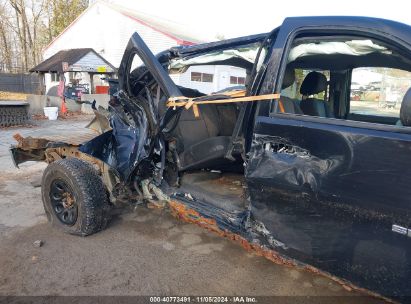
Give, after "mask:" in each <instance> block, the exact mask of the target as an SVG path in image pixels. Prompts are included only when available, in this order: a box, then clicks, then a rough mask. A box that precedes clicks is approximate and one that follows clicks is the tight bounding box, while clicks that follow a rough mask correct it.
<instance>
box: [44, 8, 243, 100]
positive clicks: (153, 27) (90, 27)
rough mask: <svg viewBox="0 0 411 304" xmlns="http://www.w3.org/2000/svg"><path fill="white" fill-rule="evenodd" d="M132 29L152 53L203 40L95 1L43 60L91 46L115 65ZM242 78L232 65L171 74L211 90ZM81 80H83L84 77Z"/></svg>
mask: <svg viewBox="0 0 411 304" xmlns="http://www.w3.org/2000/svg"><path fill="white" fill-rule="evenodd" d="M134 32H137V33H138V34H139V35H140V36H141V37H142V38H143V40H144V41H145V42H146V43H147V45H148V46H149V48H150V49H151V51H152V52H153V53H154V54H156V53H159V52H160V51H163V50H165V49H168V48H170V47H173V46H176V45H192V44H197V43H202V42H205V40H204V39H201V37H198V35H197V34H195V33H192V32H191V31H190V30H189V29H187V28H186V27H184V26H182V25H180V24H176V23H174V22H171V21H169V20H164V19H161V18H157V17H154V16H150V15H147V14H144V13H141V12H136V11H132V10H130V9H128V8H124V7H121V6H118V5H114V4H112V3H107V2H103V1H96V2H94V3H93V4H91V5H90V6H89V8H87V9H86V10H85V11H84V12H83V13H82V14H81V15H80V16H79V17H78V18H77V19H76V20H74V21H73V22H72V23H71V24H70V25H69V26H68V27H67V28H66V29H65V30H64V31H63V32H62V33H61V34H60V35H59V36H57V37H56V38H55V39H54V40H53V41H52V42H51V43H50V44H49V45H48V46H47V47H46V48H45V49H44V51H43V57H44V58H43V59H44V60H46V59H48V58H50V57H52V56H53V55H55V54H56V53H58V52H59V51H61V50H66V49H76V48H79V49H84V48H92V49H94V50H95V51H96V52H97V53H98V54H99V55H101V56H102V57H103V58H104V59H105V60H107V61H108V62H109V63H110V64H111V65H112V66H114V67H115V68H118V67H119V65H120V62H121V59H122V56H123V53H124V50H125V48H126V45H127V43H128V41H129V39H130V37H131V35H132V34H133V33H134ZM210 75H211V76H210ZM52 76H53V75H51V74H49V73H47V74H46V75H45V85H46V88H47V89H48V88H50V87H53V86H56V85H57V84H58V80H57V79H55V77H54V78H53V77H52ZM238 77H240V78H238ZM244 77H245V71H244V70H242V69H238V68H235V67H228V66H201V67H200V66H198V67H191V68H190V69H188V70H187V71H186V72H185V73H184V74H181V75H180V76H176V75H173V77H172V78H173V80H174V81H175V82H176V83H177V84H181V85H183V86H187V87H192V88H196V89H198V90H200V91H202V92H204V93H211V92H215V91H218V90H220V89H222V88H225V87H227V86H230V85H237V84H238V83H239V82H240V84H241V82H243V78H244ZM56 80H57V82H56ZM230 80H231V81H230ZM66 81H67V82H68V81H70V79H66ZM84 81H85V82H87V79H84V80H83V82H84Z"/></svg>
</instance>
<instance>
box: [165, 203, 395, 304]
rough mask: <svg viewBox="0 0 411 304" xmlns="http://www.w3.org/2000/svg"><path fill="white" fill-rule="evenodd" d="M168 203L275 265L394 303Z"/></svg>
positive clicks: (181, 215)
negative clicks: (293, 268)
mask: <svg viewBox="0 0 411 304" xmlns="http://www.w3.org/2000/svg"><path fill="white" fill-rule="evenodd" d="M168 205H169V207H170V210H171V214H172V215H173V216H174V217H176V218H178V219H180V220H182V221H184V222H187V223H192V224H196V225H197V226H200V227H202V228H204V229H206V230H208V231H211V232H213V233H216V234H217V235H219V236H221V237H224V238H226V239H229V240H231V241H233V242H236V243H238V244H239V245H240V246H241V247H243V248H244V249H245V250H247V251H248V252H252V253H254V254H256V255H257V256H261V257H264V258H266V259H268V260H269V261H271V262H273V263H275V264H277V265H285V266H287V267H297V268H300V269H303V270H306V271H309V272H311V273H314V274H318V275H321V276H323V277H326V278H328V279H330V280H332V281H334V282H336V283H338V284H339V285H341V287H342V288H344V289H345V290H347V291H349V292H352V291H358V292H361V293H364V294H367V295H369V296H372V297H375V298H379V299H382V300H384V301H386V302H388V303H396V302H395V301H393V300H391V299H388V298H386V297H383V296H381V295H379V294H376V293H374V292H371V291H369V290H367V289H364V288H360V287H357V286H355V285H353V284H351V283H350V282H347V281H345V280H343V279H339V278H337V277H334V276H332V275H331V274H328V273H326V272H323V271H321V270H319V269H318V268H316V267H313V266H310V265H304V266H302V267H301V266H300V265H298V264H297V263H296V262H294V261H293V260H290V259H287V258H284V257H283V256H281V255H280V254H279V253H277V252H275V251H274V250H272V249H268V248H266V247H263V246H261V245H259V244H253V243H250V242H249V241H248V240H246V239H245V238H244V237H242V236H240V235H238V234H235V233H232V232H229V231H226V230H222V229H220V228H219V227H218V225H217V222H216V220H215V219H211V218H206V217H203V216H201V214H200V213H198V212H197V211H195V210H193V209H191V208H188V207H187V206H186V205H184V204H183V203H180V202H178V201H175V200H170V201H169V202H168Z"/></svg>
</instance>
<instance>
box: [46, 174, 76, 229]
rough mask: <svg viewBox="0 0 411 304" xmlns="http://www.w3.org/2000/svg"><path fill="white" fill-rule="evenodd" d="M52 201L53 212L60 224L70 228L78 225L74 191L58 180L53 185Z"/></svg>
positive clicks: (51, 191) (51, 189) (51, 188)
mask: <svg viewBox="0 0 411 304" xmlns="http://www.w3.org/2000/svg"><path fill="white" fill-rule="evenodd" d="M50 201H51V205H52V208H53V212H54V214H55V215H56V217H57V218H58V219H59V221H60V222H62V223H63V224H65V225H68V226H73V225H74V224H75V223H76V221H77V214H78V208H77V203H76V199H75V196H74V195H73V191H72V190H71V188H70V187H69V185H67V183H66V182H64V181H63V180H60V179H56V180H54V181H53V182H52V183H51V186H50Z"/></svg>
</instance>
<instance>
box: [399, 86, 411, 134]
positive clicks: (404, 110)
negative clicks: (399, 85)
mask: <svg viewBox="0 0 411 304" xmlns="http://www.w3.org/2000/svg"><path fill="white" fill-rule="evenodd" d="M396 125H397V126H405V127H410V126H411V88H409V89H408V91H407V93H405V95H404V97H403V99H402V103H401V109H400V120H398V122H397V123H396Z"/></svg>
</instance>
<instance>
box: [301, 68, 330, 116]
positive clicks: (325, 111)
mask: <svg viewBox="0 0 411 304" xmlns="http://www.w3.org/2000/svg"><path fill="white" fill-rule="evenodd" d="M327 85H328V82H327V78H326V77H325V75H324V74H321V73H319V72H310V73H308V75H307V76H306V77H305V78H304V81H303V83H302V84H301V88H300V93H301V95H303V99H302V101H301V103H300V107H301V110H302V112H303V113H304V114H305V115H311V116H319V117H333V114H332V111H331V110H330V109H329V106H328V104H327V103H326V102H325V101H324V100H321V99H317V98H310V97H308V96H310V95H314V94H318V93H321V92H324V91H325V90H327Z"/></svg>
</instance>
